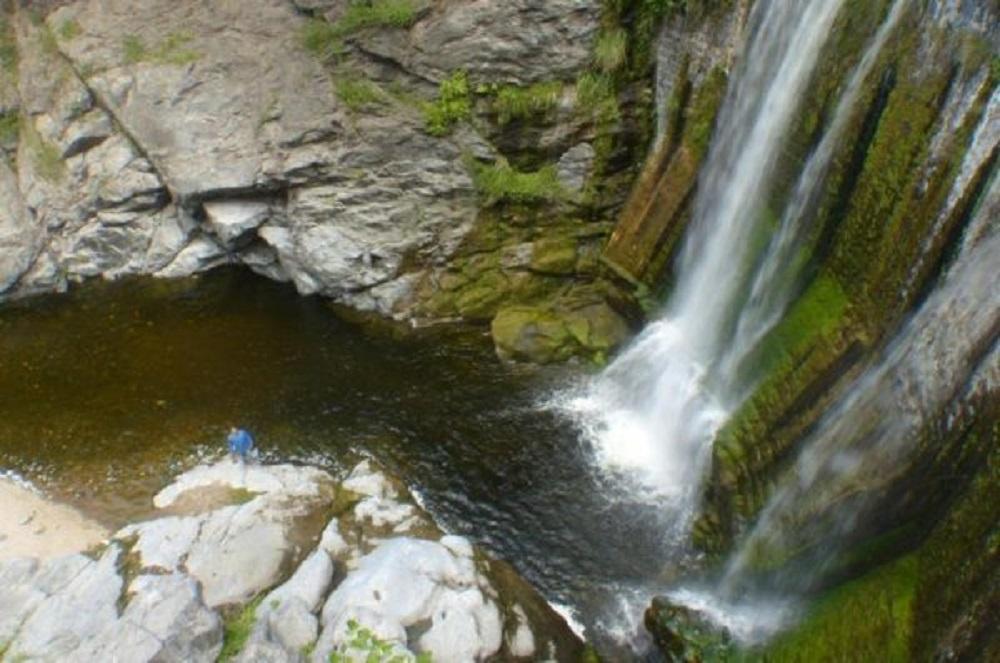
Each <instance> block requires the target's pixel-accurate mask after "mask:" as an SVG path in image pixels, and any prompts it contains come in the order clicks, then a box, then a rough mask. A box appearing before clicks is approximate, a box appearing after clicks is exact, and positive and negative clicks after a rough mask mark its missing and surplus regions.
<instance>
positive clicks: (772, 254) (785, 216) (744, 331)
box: [720, 0, 908, 407]
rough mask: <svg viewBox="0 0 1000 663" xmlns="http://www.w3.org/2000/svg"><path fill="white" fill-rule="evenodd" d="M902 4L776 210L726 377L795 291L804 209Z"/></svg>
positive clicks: (734, 386)
mask: <svg viewBox="0 0 1000 663" xmlns="http://www.w3.org/2000/svg"><path fill="white" fill-rule="evenodd" d="M907 6H908V2H906V1H905V0H897V2H895V3H894V4H893V6H892V9H891V10H890V11H889V15H888V17H887V18H886V20H885V21H883V22H882V25H881V26H879V29H878V32H876V34H875V37H874V38H873V39H872V41H871V43H870V44H869V45H868V48H867V49H866V51H865V54H864V56H863V57H862V58H861V60H860V62H859V63H858V65H857V66H856V67H855V68H854V71H853V72H852V73H851V76H850V79H849V80H848V81H847V84H846V85H845V86H844V91H843V92H842V93H841V95H840V99H839V100H838V101H837V107H836V109H835V110H834V113H833V119H832V120H831V121H830V124H829V126H828V128H827V129H826V132H825V133H824V134H823V137H822V139H821V140H820V142H819V144H818V145H817V146H816V148H815V149H813V151H812V153H811V154H810V155H809V157H808V160H807V161H806V164H805V167H804V168H803V169H802V172H801V174H800V175H799V178H798V181H797V182H796V184H795V189H794V190H793V191H792V194H791V196H790V198H789V201H788V205H787V206H786V207H785V210H784V212H783V213H782V216H781V221H780V223H779V226H778V230H777V231H776V232H775V233H774V235H772V237H771V239H770V241H769V243H768V246H767V249H766V251H765V253H764V258H763V259H762V260H761V261H760V268H759V269H758V270H757V272H756V274H755V275H754V276H753V279H752V286H751V288H750V296H749V298H748V299H747V302H746V304H745V305H744V306H743V307H742V308H741V310H740V313H739V319H738V321H737V323H736V331H735V333H734V335H733V338H732V340H731V341H730V344H729V346H728V349H727V350H726V352H725V353H724V355H723V357H722V359H721V368H720V372H721V374H722V375H724V376H727V377H730V378H731V377H732V376H735V375H737V371H738V369H739V367H740V364H741V363H742V362H743V361H744V360H745V359H746V358H747V356H748V355H749V353H750V352H752V351H753V349H754V348H755V347H757V344H758V343H760V342H761V341H762V340H763V339H764V337H765V336H766V335H767V333H768V332H769V331H771V329H773V328H774V326H775V325H776V324H777V323H778V322H779V321H780V320H781V317H782V315H784V313H785V310H786V308H787V307H788V304H789V303H790V302H791V301H792V299H793V298H794V296H795V290H796V288H797V287H798V286H799V285H800V283H801V276H802V270H803V267H804V265H802V264H797V263H796V260H795V257H796V254H797V253H798V252H799V250H800V248H801V247H802V246H803V244H804V243H805V242H806V241H807V235H808V231H809V227H808V223H806V222H807V221H808V214H809V212H811V211H812V210H813V209H814V208H815V206H816V204H817V202H818V199H819V196H820V194H821V192H822V190H823V184H824V182H825V176H826V173H827V171H828V169H829V166H830V160H831V159H832V158H833V155H834V151H835V148H836V147H837V144H838V142H839V140H840V138H841V135H842V134H843V132H844V129H845V128H846V127H847V124H848V120H849V119H850V118H851V116H852V114H853V113H854V112H855V110H856V109H855V107H854V105H855V103H856V102H857V99H858V94H859V93H860V92H861V89H862V86H863V84H864V82H865V80H866V79H867V78H868V75H869V74H870V73H871V71H872V67H874V65H875V62H876V61H877V60H878V55H879V53H881V52H882V47H883V46H885V42H886V40H887V39H888V38H889V35H890V34H891V33H892V32H893V30H895V28H896V25H897V24H898V23H899V19H900V18H901V17H902V16H903V14H904V10H905V9H906V7H907ZM789 272H791V273H789ZM753 386H754V385H753V384H752V383H751V384H739V383H738V382H736V381H734V380H729V381H728V382H727V383H726V385H725V387H726V389H727V392H728V397H727V402H728V403H729V405H730V407H735V406H737V405H739V403H740V402H742V401H743V399H744V398H745V397H746V395H747V394H748V392H749V391H750V390H751V389H752V387H753Z"/></svg>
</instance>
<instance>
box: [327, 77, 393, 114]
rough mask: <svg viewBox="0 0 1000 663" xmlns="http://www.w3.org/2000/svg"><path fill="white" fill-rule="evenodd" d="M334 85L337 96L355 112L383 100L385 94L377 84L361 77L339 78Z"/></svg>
mask: <svg viewBox="0 0 1000 663" xmlns="http://www.w3.org/2000/svg"><path fill="white" fill-rule="evenodd" d="M335 87H336V92H337V98H338V99H340V101H341V102H343V104H344V105H345V106H347V107H348V108H349V109H350V110H352V111H355V112H357V111H360V110H361V109H363V108H364V107H365V106H368V105H371V104H378V103H383V102H384V101H385V96H384V95H383V93H382V91H381V90H380V89H379V88H378V86H377V85H375V84H374V83H372V82H371V81H367V80H365V79H363V78H347V77H344V78H339V79H337V82H336V86H335Z"/></svg>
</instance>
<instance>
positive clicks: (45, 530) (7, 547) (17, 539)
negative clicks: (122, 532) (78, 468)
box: [0, 478, 109, 560]
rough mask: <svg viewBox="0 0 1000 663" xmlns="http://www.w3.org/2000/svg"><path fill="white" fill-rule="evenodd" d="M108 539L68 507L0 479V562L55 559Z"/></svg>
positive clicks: (102, 532) (96, 526)
mask: <svg viewBox="0 0 1000 663" xmlns="http://www.w3.org/2000/svg"><path fill="white" fill-rule="evenodd" d="M108 536H109V532H108V531H107V530H105V529H104V528H103V527H101V526H100V525H99V524H97V523H95V522H94V521H92V520H89V519H88V518H86V517H84V516H83V515H81V514H80V513H79V512H77V511H76V510H74V509H72V508H71V507H68V506H66V505H63V504H57V503H55V502H52V501H50V500H48V499H46V498H44V497H42V496H41V495H38V494H37V493H34V492H32V491H31V490H28V489H27V488H24V487H22V486H20V485H18V484H17V483H15V482H13V481H10V480H8V479H5V478H0V560H4V559H10V558H12V557H41V558H47V557H57V556H59V555H65V554H68V553H73V552H79V551H81V550H86V549H87V548H89V547H91V546H93V545H95V544H98V543H100V542H102V541H104V540H105V539H107V538H108Z"/></svg>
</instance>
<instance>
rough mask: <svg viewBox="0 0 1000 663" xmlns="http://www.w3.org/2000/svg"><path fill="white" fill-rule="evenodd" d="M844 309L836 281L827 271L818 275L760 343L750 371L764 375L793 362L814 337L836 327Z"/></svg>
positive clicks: (843, 298)
mask: <svg viewBox="0 0 1000 663" xmlns="http://www.w3.org/2000/svg"><path fill="white" fill-rule="evenodd" d="M847 311H848V300H847V294H846V293H845V292H844V289H843V288H842V287H841V285H840V282H839V281H838V280H837V279H835V278H833V277H832V276H830V275H828V274H822V275H820V276H818V277H817V278H816V279H814V280H813V282H812V284H810V286H809V287H808V288H807V289H806V291H805V292H804V293H802V296H801V297H799V298H798V300H797V301H796V302H795V304H794V305H793V306H792V307H791V309H790V310H789V311H788V313H787V314H786V315H785V317H784V318H782V320H781V322H780V323H779V324H778V325H777V326H776V327H775V328H774V329H773V330H772V331H771V333H769V334H768V335H767V337H766V338H765V339H764V341H763V342H762V343H761V346H760V348H759V349H758V350H757V351H756V352H755V355H756V357H755V360H754V361H753V362H752V363H753V364H754V368H753V372H754V373H756V374H758V375H766V374H767V373H769V372H770V371H772V370H773V369H774V368H775V367H776V366H777V365H778V363H779V362H780V361H783V360H790V361H794V360H795V358H797V357H800V356H801V355H802V354H803V351H804V350H806V349H807V347H808V346H809V345H810V344H811V343H813V342H814V341H815V340H816V338H817V337H820V336H825V335H828V334H830V333H832V332H834V331H835V330H836V329H837V328H838V327H840V326H841V325H842V324H843V323H844V316H845V315H846V313H847Z"/></svg>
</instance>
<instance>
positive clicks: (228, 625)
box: [216, 594, 264, 663]
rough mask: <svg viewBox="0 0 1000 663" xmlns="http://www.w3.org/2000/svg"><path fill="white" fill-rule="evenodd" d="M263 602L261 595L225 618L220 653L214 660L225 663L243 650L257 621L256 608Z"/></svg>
mask: <svg viewBox="0 0 1000 663" xmlns="http://www.w3.org/2000/svg"><path fill="white" fill-rule="evenodd" d="M263 600H264V595H263V594H261V595H260V596H258V597H257V598H255V599H254V600H252V601H250V602H249V603H247V604H246V605H245V606H243V609H242V610H240V611H239V612H236V613H234V614H232V615H231V616H229V617H228V618H226V620H225V624H224V629H225V630H224V632H223V636H222V651H221V652H219V658H217V659H216V660H217V661H218V662H219V663H225V661H229V660H231V659H233V658H235V657H236V656H237V655H238V654H239V653H240V652H241V651H242V650H243V646H244V645H245V644H246V642H247V639H248V638H249V637H250V632H251V631H252V630H253V626H254V623H255V622H256V621H257V608H258V607H259V606H260V604H261V601H263Z"/></svg>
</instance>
